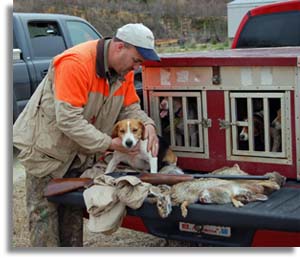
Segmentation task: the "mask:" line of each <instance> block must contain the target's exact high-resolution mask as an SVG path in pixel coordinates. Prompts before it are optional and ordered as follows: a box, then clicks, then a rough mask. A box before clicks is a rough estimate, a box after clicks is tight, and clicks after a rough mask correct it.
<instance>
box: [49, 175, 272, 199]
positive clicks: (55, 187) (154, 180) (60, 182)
mask: <svg viewBox="0 0 300 258" xmlns="http://www.w3.org/2000/svg"><path fill="white" fill-rule="evenodd" d="M107 175H108V176H112V177H115V178H118V177H122V176H136V177H138V178H139V179H140V180H141V181H143V182H146V183H150V184H153V185H160V184H167V185H174V184H178V183H180V182H185V181H190V180H193V179H197V178H218V179H225V180H268V179H269V177H268V176H250V175H217V174H185V175H165V174H151V173H139V172H136V173H135V172H133V173H130V172H129V173H127V172H112V173H110V174H107ZM93 181H94V180H93V179H92V178H54V179H52V180H51V181H50V183H49V184H48V185H47V187H46V189H45V191H44V196H45V197H49V196H53V195H58V194H64V193H67V192H71V191H74V190H77V189H79V188H82V187H84V188H88V187H89V186H91V185H93Z"/></svg>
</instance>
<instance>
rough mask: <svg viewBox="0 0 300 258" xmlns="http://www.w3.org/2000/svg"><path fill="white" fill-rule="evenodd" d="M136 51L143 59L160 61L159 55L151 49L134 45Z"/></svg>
mask: <svg viewBox="0 0 300 258" xmlns="http://www.w3.org/2000/svg"><path fill="white" fill-rule="evenodd" d="M136 49H137V51H138V52H139V53H140V55H141V56H142V57H143V58H144V59H145V60H152V61H160V58H159V56H158V55H157V54H156V52H155V51H154V50H153V49H149V48H143V47H136Z"/></svg>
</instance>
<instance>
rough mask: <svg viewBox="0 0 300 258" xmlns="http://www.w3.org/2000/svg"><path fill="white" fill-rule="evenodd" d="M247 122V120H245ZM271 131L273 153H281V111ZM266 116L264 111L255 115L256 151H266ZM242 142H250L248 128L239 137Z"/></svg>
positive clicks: (273, 122) (272, 124) (254, 134)
mask: <svg viewBox="0 0 300 258" xmlns="http://www.w3.org/2000/svg"><path fill="white" fill-rule="evenodd" d="M244 121H247V119H244ZM267 128H268V129H269V134H270V144H271V152H281V109H279V110H277V116H276V117H275V118H274V120H273V121H272V122H271V125H270V127H267ZM264 130H265V129H264V114H263V111H260V112H256V113H254V114H253V136H254V150H255V151H265V141H264ZM239 140H240V141H241V142H248V141H249V134H248V127H247V126H245V127H243V128H242V131H241V132H240V135H239Z"/></svg>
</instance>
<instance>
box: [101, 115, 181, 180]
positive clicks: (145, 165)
mask: <svg viewBox="0 0 300 258" xmlns="http://www.w3.org/2000/svg"><path fill="white" fill-rule="evenodd" d="M144 130H145V126H144V124H143V123H142V122H141V121H140V120H138V119H125V120H121V121H119V122H118V123H117V124H116V125H115V126H114V129H113V132H112V138H114V137H120V138H121V139H122V145H123V146H124V147H125V148H127V149H131V148H133V147H135V146H136V145H137V144H138V143H139V144H140V153H139V154H137V155H136V156H134V157H133V156H132V155H129V154H127V153H123V152H119V151H114V153H113V157H112V159H111V160H110V162H109V163H108V165H107V168H106V171H105V174H107V173H111V172H114V170H115V169H116V167H117V165H118V164H119V163H121V162H123V163H126V164H128V165H129V166H130V167H132V168H134V169H139V170H143V171H145V170H150V172H151V173H157V172H158V171H159V170H161V171H162V173H168V174H171V173H174V174H181V173H182V172H181V169H180V168H178V167H177V166H176V163H177V157H176V155H175V154H174V152H173V151H172V150H171V149H170V148H169V146H168V145H167V144H166V143H165V142H164V141H163V139H162V138H161V137H159V140H160V142H159V152H158V157H152V154H151V152H148V151H147V143H148V140H145V139H144V137H143V136H144ZM166 166H167V167H168V166H169V167H170V169H169V170H168V169H167V172H166V169H165V167H166ZM171 170H172V171H171ZM163 171H164V172H163Z"/></svg>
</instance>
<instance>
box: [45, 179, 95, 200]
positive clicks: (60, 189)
mask: <svg viewBox="0 0 300 258" xmlns="http://www.w3.org/2000/svg"><path fill="white" fill-rule="evenodd" d="M93 182H94V180H93V179H92V178H53V179H52V180H51V181H50V182H49V184H48V185H47V187H46V188H45V191H44V196H45V197H50V196H54V195H58V194H64V193H67V192H71V191H74V190H76V189H79V188H82V187H85V188H87V187H89V186H91V185H92V184H93Z"/></svg>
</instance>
